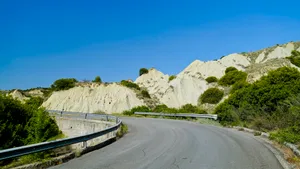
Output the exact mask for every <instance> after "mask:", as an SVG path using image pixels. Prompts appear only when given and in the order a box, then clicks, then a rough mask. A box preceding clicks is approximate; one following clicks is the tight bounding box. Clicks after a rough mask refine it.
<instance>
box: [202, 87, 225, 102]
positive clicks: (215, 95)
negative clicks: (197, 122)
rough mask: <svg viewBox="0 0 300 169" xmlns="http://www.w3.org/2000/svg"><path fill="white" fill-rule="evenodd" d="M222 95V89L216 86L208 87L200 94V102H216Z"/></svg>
mask: <svg viewBox="0 0 300 169" xmlns="http://www.w3.org/2000/svg"><path fill="white" fill-rule="evenodd" d="M223 96H224V91H222V90H220V89H218V88H209V89H207V90H206V91H205V92H204V93H203V94H202V95H201V96H200V102H201V104H202V103H209V104H217V103H219V102H220V101H221V100H222V98H223Z"/></svg>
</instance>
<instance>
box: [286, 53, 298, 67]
mask: <svg viewBox="0 0 300 169" xmlns="http://www.w3.org/2000/svg"><path fill="white" fill-rule="evenodd" d="M291 54H292V55H291V56H290V57H287V59H289V60H290V61H291V63H292V64H294V65H296V66H298V67H300V52H298V51H296V50H293V51H292V53H291Z"/></svg>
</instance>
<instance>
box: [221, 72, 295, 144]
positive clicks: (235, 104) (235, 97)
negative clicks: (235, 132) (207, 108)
mask: <svg viewBox="0 0 300 169" xmlns="http://www.w3.org/2000/svg"><path fill="white" fill-rule="evenodd" d="M237 85H238V84H237ZM241 86H244V87H238V88H237V89H236V90H235V92H233V93H232V95H230V96H229V98H228V99H227V100H226V101H224V102H223V103H221V104H220V105H219V106H218V107H217V108H216V109H215V113H216V114H218V118H219V120H220V122H221V123H222V124H229V125H236V124H239V123H243V124H246V125H249V127H251V128H254V129H259V130H261V131H272V130H277V129H278V133H276V134H273V136H274V137H277V138H278V139H279V140H288V141H293V140H294V141H295V140H297V138H298V136H297V133H300V129H299V128H300V127H299V126H300V72H299V71H298V70H297V69H295V68H289V67H282V68H279V69H277V70H274V71H270V72H269V73H268V75H267V76H263V77H262V78H261V79H260V80H258V81H256V82H254V83H253V84H246V87H245V85H241ZM288 131H289V132H288ZM284 133H286V135H284Z"/></svg>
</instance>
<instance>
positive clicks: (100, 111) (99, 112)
mask: <svg viewBox="0 0 300 169" xmlns="http://www.w3.org/2000/svg"><path fill="white" fill-rule="evenodd" d="M93 114H106V113H105V112H104V111H102V110H97V111H95V112H94V113H93Z"/></svg>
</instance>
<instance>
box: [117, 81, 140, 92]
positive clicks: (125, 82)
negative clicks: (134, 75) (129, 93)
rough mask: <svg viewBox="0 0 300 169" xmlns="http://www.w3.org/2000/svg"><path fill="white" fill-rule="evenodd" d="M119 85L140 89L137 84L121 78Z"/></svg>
mask: <svg viewBox="0 0 300 169" xmlns="http://www.w3.org/2000/svg"><path fill="white" fill-rule="evenodd" d="M121 85H123V86H126V87H128V88H131V89H137V90H141V88H140V87H139V85H137V84H135V83H132V82H130V81H127V80H122V81H121Z"/></svg>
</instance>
